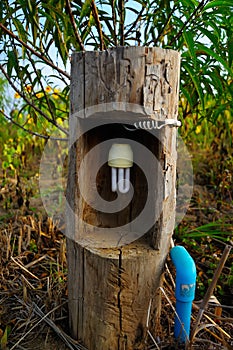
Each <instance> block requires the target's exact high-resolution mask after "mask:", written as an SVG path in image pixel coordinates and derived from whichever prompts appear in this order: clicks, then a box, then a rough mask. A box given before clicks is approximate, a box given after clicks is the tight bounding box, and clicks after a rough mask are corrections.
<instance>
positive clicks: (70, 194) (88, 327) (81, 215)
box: [66, 47, 180, 350]
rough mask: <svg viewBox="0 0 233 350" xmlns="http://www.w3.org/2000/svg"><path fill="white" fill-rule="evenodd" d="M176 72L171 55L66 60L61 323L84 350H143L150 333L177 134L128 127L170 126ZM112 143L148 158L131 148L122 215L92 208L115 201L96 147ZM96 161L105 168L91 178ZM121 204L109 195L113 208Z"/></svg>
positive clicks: (171, 208) (170, 208)
mask: <svg viewBox="0 0 233 350" xmlns="http://www.w3.org/2000/svg"><path fill="white" fill-rule="evenodd" d="M179 69H180V56H179V53H178V52H175V51H173V50H163V49H160V48H146V47H119V48H114V49H111V50H107V51H102V52H84V53H74V54H73V55H72V71H71V76H72V81H71V116H70V130H71V141H70V161H69V176H68V186H67V203H68V204H67V214H66V216H67V223H66V227H67V228H66V236H67V257H68V269H69V272H68V293H69V319H70V329H71V333H72V336H73V337H74V338H76V339H79V340H81V341H82V342H83V344H84V345H85V346H86V347H87V348H88V349H89V350H123V349H124V350H132V349H134V350H136V349H144V348H146V345H145V344H146V340H147V335H148V334H147V329H149V330H150V332H151V333H152V334H153V335H156V325H157V324H158V317H159V314H160V295H159V291H158V287H159V286H160V285H161V277H162V273H163V267H164V262H165V259H166V257H167V254H168V251H169V247H170V239H171V236H172V233H173V229H174V223H175V197H176V193H175V191H176V189H175V187H176V186H175V182H176V133H177V129H176V127H173V126H165V127H163V128H161V129H160V130H159V131H158V130H157V131H151V132H149V131H145V130H137V131H129V130H128V129H131V128H134V127H133V125H134V123H135V122H139V121H142V120H145V119H146V120H148V121H149V120H161V121H163V120H165V119H176V118H177V105H178V92H179ZM122 124H127V128H125V125H122ZM118 137H119V138H123V140H129V143H132V148H133V150H134V147H137V146H138V145H142V147H143V149H148V150H149V152H150V154H152V155H153V157H154V158H153V157H152V161H150V160H149V159H147V158H146V156H143V157H142V158H141V159H139V158H140V157H139V154H138V153H140V152H135V150H134V157H135V164H134V166H133V168H132V170H131V182H132V186H133V187H134V194H133V195H132V198H131V201H130V203H129V204H127V205H126V206H125V207H124V206H123V209H121V210H120V211H117V212H113V213H105V212H103V211H101V210H98V209H96V208H95V205H94V203H96V202H98V200H97V199H96V198H97V197H98V195H100V196H101V198H103V199H104V200H105V201H109V202H108V203H109V205H110V204H111V201H114V200H116V195H115V194H114V193H112V192H111V186H110V169H109V167H108V165H107V157H108V151H109V149H105V148H106V147H102V148H101V145H102V144H103V145H105V144H107V145H109V143H111V140H112V139H114V138H118ZM98 146H99V148H98ZM96 147H97V148H96ZM94 149H95V152H94V153H93V152H89V151H93V150H94ZM98 149H99V153H98ZM139 150H140V146H139ZM88 152H89V153H88ZM92 153H93V154H92ZM100 153H101V155H100ZM89 154H90V156H89V157H87V156H88V155H89ZM145 154H146V153H145ZM86 157H87V158H88V160H87V161H86V162H83V159H85V158H86ZM101 157H102V158H105V162H103V161H102V163H101V162H100V169H99V171H98V172H97V176H96V177H95V178H94V180H93V176H92V173H93V172H95V170H94V168H95V163H98V161H99V158H101ZM153 159H154V160H155V161H153ZM137 162H138V164H137ZM144 173H146V174H149V175H148V176H147V175H145V174H144ZM151 175H152V176H151ZM147 177H148V178H149V177H150V180H149V182H148V178H147ZM151 179H152V180H151ZM94 182H96V184H95V183H94ZM95 185H96V187H97V190H96V189H95ZM125 198H127V195H121V196H120V195H119V196H118V197H117V199H118V200H119V203H120V201H121V200H122V201H123V200H125ZM148 201H149V210H148V209H147V210H146V211H145V213H144V212H143V208H144V207H145V206H146V205H147V202H148ZM92 203H93V205H92ZM140 215H142V219H141V221H139V224H140V225H138V222H137V220H136V219H137V218H138V217H140ZM143 215H145V216H144V217H143ZM147 223H148V227H147ZM139 226H140V227H139ZM144 226H145V227H144ZM143 230H144V231H145V232H144V233H143ZM116 237H117V238H116ZM119 237H120V239H119ZM117 240H118V242H119V244H117V243H116V242H117ZM150 303H151V308H150V315H149V317H148V307H149V304H150ZM147 326H148V328H147Z"/></svg>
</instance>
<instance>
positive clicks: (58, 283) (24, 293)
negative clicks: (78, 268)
mask: <svg viewBox="0 0 233 350" xmlns="http://www.w3.org/2000/svg"><path fill="white" fill-rule="evenodd" d="M0 252H1V259H0V273H1V282H0V286H1V288H0V298H1V301H0V313H1V324H0V342H1V343H0V344H1V349H2V350H4V349H9V350H13V349H24V350H26V349H27V350H31V349H35V350H36V349H40V350H41V349H49V350H52V349H59V350H66V349H85V348H84V347H83V346H82V345H81V344H80V343H78V342H76V341H74V340H73V339H71V338H70V337H69V335H68V334H67V333H68V307H67V283H66V282H67V265H66V248H65V239H64V236H63V235H62V234H61V233H60V232H59V230H57V229H56V227H54V225H53V223H52V220H51V219H50V218H47V217H43V216H42V215H38V216H37V217H36V216H35V215H26V216H24V215H22V216H21V215H20V214H19V211H18V213H17V214H16V215H15V216H14V218H11V219H8V220H5V222H4V223H2V225H1V227H0ZM170 270H171V271H170ZM174 275H175V272H174V269H173V266H172V264H171V262H170V261H169V260H168V265H167V267H166V271H165V274H164V285H163V288H161V289H160V293H161V298H162V313H161V319H160V327H158V329H157V330H156V334H152V333H151V331H150V330H149V329H148V339H147V345H146V346H145V347H146V349H179V350H180V349H182V346H181V345H180V344H176V343H175V342H174V339H173V327H174V308H175V297H174V280H173V277H172V276H174ZM198 310H199V304H198V303H194V304H193V315H192V317H193V318H192V324H194V323H195V320H196V318H197V315H198ZM216 310H217V311H216ZM230 311H232V309H231V308H230V307H224V306H222V305H217V306H216V305H214V304H210V305H209V306H208V308H207V309H206V311H205V312H204V314H203V317H202V319H201V322H200V324H199V326H198V327H197V330H196V334H195V338H194V339H193V342H192V344H187V345H186V349H203V350H205V349H209V350H211V349H212V350H214V349H216V350H218V349H233V341H232V335H233V327H232V324H233V318H231V315H232V313H231V312H230ZM149 318H150V309H149V308H148V324H149ZM103 350H104V349H103ZM132 350H135V349H132Z"/></svg>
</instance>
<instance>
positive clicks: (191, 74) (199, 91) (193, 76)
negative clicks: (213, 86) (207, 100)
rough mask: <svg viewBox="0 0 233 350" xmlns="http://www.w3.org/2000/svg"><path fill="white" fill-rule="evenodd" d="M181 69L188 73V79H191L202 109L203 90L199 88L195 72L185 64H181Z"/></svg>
mask: <svg viewBox="0 0 233 350" xmlns="http://www.w3.org/2000/svg"><path fill="white" fill-rule="evenodd" d="M183 67H184V68H185V70H186V71H187V72H188V74H189V76H190V78H191V79H192V82H193V84H194V86H195V88H196V90H197V93H198V96H199V98H200V102H201V106H202V108H203V109H204V94H203V89H202V87H201V84H200V81H199V78H198V77H197V74H196V72H195V71H194V70H193V68H192V67H191V66H190V65H189V64H188V63H187V62H183Z"/></svg>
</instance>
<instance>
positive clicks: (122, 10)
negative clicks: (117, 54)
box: [119, 0, 125, 46]
mask: <svg viewBox="0 0 233 350" xmlns="http://www.w3.org/2000/svg"><path fill="white" fill-rule="evenodd" d="M119 12H120V33H119V34H120V45H121V46H124V43H125V37H124V29H125V26H124V24H125V2H124V0H119Z"/></svg>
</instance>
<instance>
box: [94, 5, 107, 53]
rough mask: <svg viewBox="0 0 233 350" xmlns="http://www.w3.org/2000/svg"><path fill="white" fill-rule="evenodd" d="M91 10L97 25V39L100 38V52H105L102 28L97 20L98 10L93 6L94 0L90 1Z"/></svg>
mask: <svg viewBox="0 0 233 350" xmlns="http://www.w3.org/2000/svg"><path fill="white" fill-rule="evenodd" d="M91 8H92V11H93V17H94V19H95V22H96V25H97V30H98V33H99V38H100V51H103V50H105V44H104V37H103V32H102V27H101V23H100V19H99V14H98V10H97V7H96V4H95V0H93V1H92V4H91Z"/></svg>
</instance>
